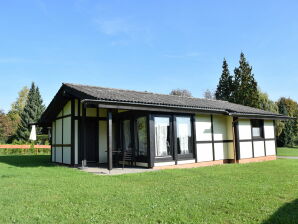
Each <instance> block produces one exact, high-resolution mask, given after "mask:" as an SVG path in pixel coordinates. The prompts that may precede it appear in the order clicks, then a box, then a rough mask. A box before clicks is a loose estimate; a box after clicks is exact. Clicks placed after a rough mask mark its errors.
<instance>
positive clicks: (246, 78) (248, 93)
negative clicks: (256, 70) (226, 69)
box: [231, 52, 259, 107]
mask: <svg viewBox="0 0 298 224" xmlns="http://www.w3.org/2000/svg"><path fill="white" fill-rule="evenodd" d="M234 76H235V77H234V85H233V86H234V91H233V92H232V96H231V101H232V102H233V103H237V104H242V105H245V106H251V107H257V106H258V100H259V93H258V84H257V81H256V80H255V78H254V75H253V74H252V67H251V66H250V65H249V63H248V62H247V61H246V58H245V56H244V54H243V53H242V52H241V54H240V60H239V67H238V68H235V70H234Z"/></svg>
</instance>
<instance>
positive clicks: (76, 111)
mask: <svg viewBox="0 0 298 224" xmlns="http://www.w3.org/2000/svg"><path fill="white" fill-rule="evenodd" d="M78 105H79V100H78V99H75V116H78V115H79V111H78Z"/></svg>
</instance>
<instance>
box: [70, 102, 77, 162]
mask: <svg viewBox="0 0 298 224" xmlns="http://www.w3.org/2000/svg"><path fill="white" fill-rule="evenodd" d="M74 116H75V99H72V100H71V165H72V166H74V164H75V138H76V137H77V136H75V120H74Z"/></svg>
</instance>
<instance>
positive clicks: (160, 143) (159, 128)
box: [154, 117, 171, 157]
mask: <svg viewBox="0 0 298 224" xmlns="http://www.w3.org/2000/svg"><path fill="white" fill-rule="evenodd" d="M154 121H155V122H154V123H155V124H154V131H155V156H157V157H165V156H171V144H170V118H169V117H155V118H154Z"/></svg>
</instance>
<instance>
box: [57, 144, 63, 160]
mask: <svg viewBox="0 0 298 224" xmlns="http://www.w3.org/2000/svg"><path fill="white" fill-rule="evenodd" d="M56 162H58V163H62V148H61V147H56Z"/></svg>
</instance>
